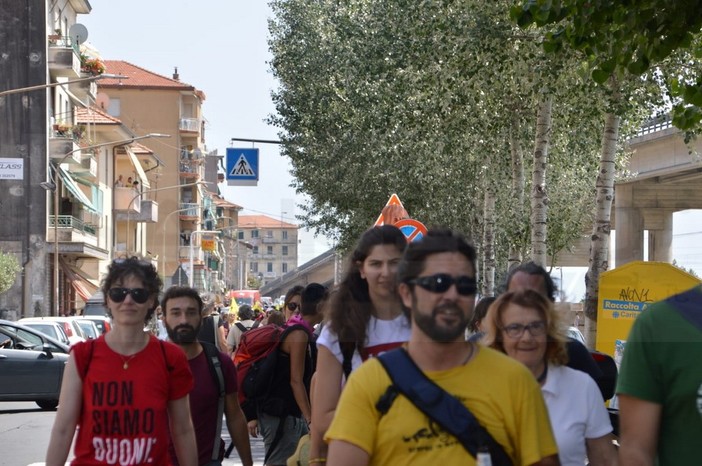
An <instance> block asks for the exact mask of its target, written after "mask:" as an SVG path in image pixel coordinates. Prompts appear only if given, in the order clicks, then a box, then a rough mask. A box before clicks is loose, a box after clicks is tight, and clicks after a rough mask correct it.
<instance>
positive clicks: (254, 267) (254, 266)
mask: <svg viewBox="0 0 702 466" xmlns="http://www.w3.org/2000/svg"><path fill="white" fill-rule="evenodd" d="M251 271H252V272H254V273H256V272H258V262H252V263H251Z"/></svg>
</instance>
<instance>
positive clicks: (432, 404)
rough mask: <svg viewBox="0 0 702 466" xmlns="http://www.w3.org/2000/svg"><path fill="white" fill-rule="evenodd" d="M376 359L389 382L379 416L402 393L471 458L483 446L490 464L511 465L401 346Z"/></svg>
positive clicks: (460, 405) (499, 447) (462, 407)
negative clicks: (383, 369)
mask: <svg viewBox="0 0 702 466" xmlns="http://www.w3.org/2000/svg"><path fill="white" fill-rule="evenodd" d="M378 359H379V360H380V362H381V364H382V365H383V367H384V368H385V370H386V371H387V373H388V375H389V376H390V379H391V380H392V383H393V384H392V385H391V386H390V387H389V388H388V390H387V391H386V393H385V394H384V395H383V396H382V397H381V398H380V399H379V400H378V403H377V404H376V408H377V409H378V410H379V411H380V412H381V415H382V414H385V413H386V412H387V410H388V409H390V406H391V405H392V402H393V401H394V399H395V397H396V396H397V393H398V392H399V393H402V394H403V395H404V396H405V397H406V398H407V399H408V400H410V401H411V402H412V403H413V404H414V405H415V406H416V407H417V408H418V409H419V410H420V411H421V412H423V413H424V414H426V415H427V416H428V417H429V418H430V419H432V420H433V421H435V422H436V423H438V424H439V425H440V426H441V427H443V428H444V429H445V430H446V431H447V432H449V433H450V434H451V435H453V436H454V437H456V438H457V439H458V440H459V441H460V442H461V445H463V448H465V449H466V450H467V451H468V453H470V455H471V456H473V457H474V458H477V457H478V452H480V453H481V454H482V453H483V452H484V450H485V448H486V447H487V449H488V451H489V452H490V456H491V458H492V464H493V465H495V466H511V465H512V460H511V459H510V457H509V456H508V455H507V452H505V450H504V448H503V447H502V445H500V444H499V443H498V442H497V441H496V440H495V439H494V438H493V437H492V435H490V433H489V432H488V431H487V430H486V429H485V428H484V427H483V426H481V425H480V423H479V422H478V420H477V419H476V418H475V416H474V415H473V413H471V412H470V410H469V409H468V408H467V407H466V406H465V405H464V404H463V403H461V402H460V401H459V400H458V399H457V398H456V397H454V396H452V395H451V394H449V393H448V392H447V391H446V390H444V389H443V388H441V387H439V386H438V385H436V384H435V383H434V382H433V381H431V380H430V379H429V378H427V376H426V375H424V373H423V372H422V371H421V369H419V367H417V365H416V364H415V363H414V361H412V358H410V356H409V354H407V351H405V350H404V348H395V349H393V350H391V351H387V352H385V353H383V354H381V355H380V356H378Z"/></svg>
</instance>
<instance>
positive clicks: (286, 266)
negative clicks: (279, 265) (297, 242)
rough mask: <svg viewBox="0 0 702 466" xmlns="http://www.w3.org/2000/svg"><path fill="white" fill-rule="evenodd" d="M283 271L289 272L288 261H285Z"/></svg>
mask: <svg viewBox="0 0 702 466" xmlns="http://www.w3.org/2000/svg"><path fill="white" fill-rule="evenodd" d="M283 273H288V264H287V262H283Z"/></svg>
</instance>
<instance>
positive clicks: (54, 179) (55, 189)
mask: <svg viewBox="0 0 702 466" xmlns="http://www.w3.org/2000/svg"><path fill="white" fill-rule="evenodd" d="M8 92H10V91H8ZM1 95H2V93H0V96H1ZM154 137H159V138H162V137H170V135H168V134H160V133H149V134H146V135H144V136H135V137H132V138H129V139H123V140H119V141H110V142H102V143H100V144H93V145H90V146H85V147H80V148H78V149H74V150H72V151H70V152H68V153H66V154H64V156H63V157H62V158H61V160H59V161H58V162H57V163H56V168H55V169H54V174H53V176H51V175H49V178H50V180H49V181H44V182H41V183H39V184H40V186H41V187H42V188H44V189H46V190H47V191H51V192H52V193H53V196H54V315H55V316H58V313H59V284H58V281H59V247H58V244H59V240H58V224H59V215H58V210H59V201H58V198H59V186H58V176H57V175H58V170H59V169H60V168H61V164H63V162H64V161H65V160H66V159H67V158H68V157H70V156H71V155H73V154H75V153H76V152H78V151H84V150H90V149H98V148H100V147H105V146H112V145H114V146H123V145H127V144H131V143H133V142H134V141H138V140H140V139H146V138H154Z"/></svg>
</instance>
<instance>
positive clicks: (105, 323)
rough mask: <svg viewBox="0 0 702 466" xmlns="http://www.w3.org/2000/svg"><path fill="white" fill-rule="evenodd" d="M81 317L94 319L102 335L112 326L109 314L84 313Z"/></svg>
mask: <svg viewBox="0 0 702 466" xmlns="http://www.w3.org/2000/svg"><path fill="white" fill-rule="evenodd" d="M80 317H81V319H88V320H92V321H93V323H94V324H95V326H96V327H97V329H98V331H99V332H100V335H104V334H106V333H107V332H109V331H110V329H111V328H112V321H111V320H110V318H109V317H107V316H102V315H100V316H86V315H82V316H80Z"/></svg>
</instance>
